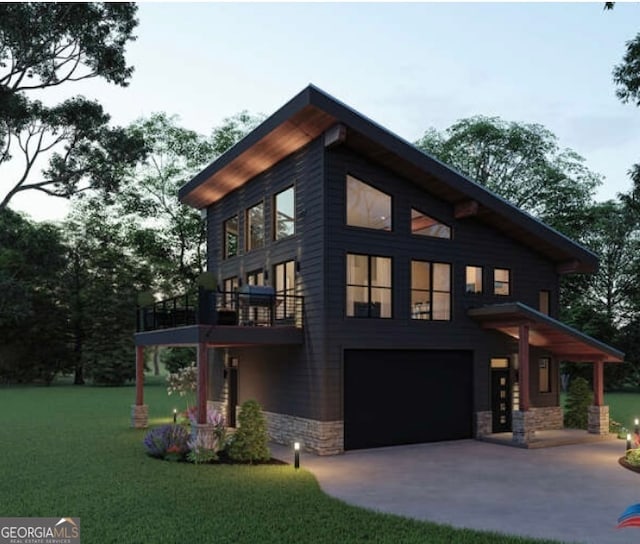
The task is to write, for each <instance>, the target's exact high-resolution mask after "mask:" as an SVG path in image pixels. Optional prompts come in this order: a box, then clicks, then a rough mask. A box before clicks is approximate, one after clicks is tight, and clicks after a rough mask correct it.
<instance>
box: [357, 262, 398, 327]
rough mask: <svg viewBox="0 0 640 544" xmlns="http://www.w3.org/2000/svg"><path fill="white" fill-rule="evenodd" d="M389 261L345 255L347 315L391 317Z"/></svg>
mask: <svg viewBox="0 0 640 544" xmlns="http://www.w3.org/2000/svg"><path fill="white" fill-rule="evenodd" d="M391 262H392V261H391V258H390V257H374V256H372V255H354V254H351V253H349V254H347V316H349V317H385V318H386V317H391V298H392V296H391V295H392V289H391Z"/></svg>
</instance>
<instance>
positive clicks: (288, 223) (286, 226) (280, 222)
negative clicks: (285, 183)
mask: <svg viewBox="0 0 640 544" xmlns="http://www.w3.org/2000/svg"><path fill="white" fill-rule="evenodd" d="M274 202H275V206H274V208H275V214H274V225H273V239H274V240H282V239H283V238H287V237H288V236H293V235H294V234H295V232H296V193H295V189H294V188H293V187H289V188H288V189H285V190H284V191H282V192H280V193H278V194H277V195H276V196H275V198H274Z"/></svg>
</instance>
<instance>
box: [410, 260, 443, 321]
mask: <svg viewBox="0 0 640 544" xmlns="http://www.w3.org/2000/svg"><path fill="white" fill-rule="evenodd" d="M411 318H412V319H428V320H432V321H449V320H450V319H451V265H450V264H447V263H431V262H426V261H411Z"/></svg>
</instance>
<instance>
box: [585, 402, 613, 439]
mask: <svg viewBox="0 0 640 544" xmlns="http://www.w3.org/2000/svg"><path fill="white" fill-rule="evenodd" d="M588 416H589V419H588V427H587V429H588V431H589V432H590V433H591V434H608V433H609V407H608V406H593V405H592V406H589V412H588Z"/></svg>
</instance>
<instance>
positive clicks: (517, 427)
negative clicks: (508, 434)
mask: <svg viewBox="0 0 640 544" xmlns="http://www.w3.org/2000/svg"><path fill="white" fill-rule="evenodd" d="M511 428H512V430H513V438H512V441H513V442H514V443H515V444H528V443H529V442H531V441H532V440H533V438H534V437H535V428H536V417H535V414H534V413H533V412H531V411H526V412H523V411H521V410H516V411H514V412H513V413H512V414H511Z"/></svg>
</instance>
